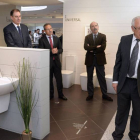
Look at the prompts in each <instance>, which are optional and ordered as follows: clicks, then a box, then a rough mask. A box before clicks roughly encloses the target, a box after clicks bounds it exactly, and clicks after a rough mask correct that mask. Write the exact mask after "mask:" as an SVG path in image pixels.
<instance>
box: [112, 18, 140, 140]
mask: <svg viewBox="0 0 140 140" xmlns="http://www.w3.org/2000/svg"><path fill="white" fill-rule="evenodd" d="M131 28H132V31H133V32H134V34H131V35H127V36H123V37H122V38H121V41H120V44H119V47H118V51H117V55H116V63H115V66H114V74H113V84H112V86H113V88H114V90H115V91H116V92H117V94H118V95H117V100H118V102H117V103H118V108H117V115H116V121H115V125H116V128H115V131H114V132H113V134H112V136H113V138H114V140H121V139H122V137H123V133H124V131H125V127H126V124H127V120H128V116H129V110H130V104H131V102H132V108H133V112H132V116H131V121H130V132H129V137H130V139H131V140H139V138H138V135H139V133H140V92H139V93H138V90H139V91H140V85H139V84H140V83H139V84H138V83H137V79H138V81H139V82H140V75H139V73H140V65H139V61H140V48H139V47H140V17H135V18H134V19H133V20H132V26H131ZM138 67H139V73H138V71H137V70H138Z"/></svg>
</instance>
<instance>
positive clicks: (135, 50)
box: [128, 39, 140, 77]
mask: <svg viewBox="0 0 140 140" xmlns="http://www.w3.org/2000/svg"><path fill="white" fill-rule="evenodd" d="M136 40H137V43H136V45H135V46H134V48H133V51H132V54H131V58H130V65H129V71H128V75H129V77H132V76H133V75H134V74H135V67H136V62H137V58H138V52H139V41H140V40H139V39H136Z"/></svg>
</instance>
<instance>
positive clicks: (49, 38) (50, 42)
mask: <svg viewBox="0 0 140 140" xmlns="http://www.w3.org/2000/svg"><path fill="white" fill-rule="evenodd" d="M49 40H50V45H51V48H52V49H53V43H52V39H51V37H49ZM54 59H55V58H54V57H53V60H54Z"/></svg>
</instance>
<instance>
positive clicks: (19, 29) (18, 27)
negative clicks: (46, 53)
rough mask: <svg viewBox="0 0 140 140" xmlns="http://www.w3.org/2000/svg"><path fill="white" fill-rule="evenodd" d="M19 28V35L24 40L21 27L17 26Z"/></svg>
mask: <svg viewBox="0 0 140 140" xmlns="http://www.w3.org/2000/svg"><path fill="white" fill-rule="evenodd" d="M17 28H18V33H19V34H20V36H21V38H22V33H21V29H20V27H19V26H17Z"/></svg>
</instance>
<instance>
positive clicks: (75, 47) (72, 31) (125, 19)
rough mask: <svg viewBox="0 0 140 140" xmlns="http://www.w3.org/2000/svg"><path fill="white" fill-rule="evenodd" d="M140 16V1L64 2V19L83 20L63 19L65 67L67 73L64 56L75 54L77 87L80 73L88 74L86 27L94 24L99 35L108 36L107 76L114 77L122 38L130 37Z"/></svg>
mask: <svg viewBox="0 0 140 140" xmlns="http://www.w3.org/2000/svg"><path fill="white" fill-rule="evenodd" d="M139 15H140V1H139V0H133V1H132V0H117V1H115V0H104V1H103V0H65V3H64V17H66V18H80V20H81V21H78V22H76V21H65V18H64V20H63V21H64V23H63V26H64V45H63V48H64V52H63V66H62V68H63V69H65V56H66V55H67V54H75V55H76V56H77V60H76V63H77V64H76V79H75V84H80V73H82V72H85V71H86V67H85V65H84V61H85V51H84V48H83V44H84V38H85V35H84V34H85V26H87V25H89V24H90V23H91V22H92V21H96V22H98V23H99V27H100V30H99V32H101V33H104V34H106V36H107V48H106V57H107V65H105V71H106V74H112V73H113V66H114V64H115V57H116V51H117V48H118V44H119V41H120V38H121V36H123V35H127V34H131V33H132V31H131V20H132V18H133V17H135V16H139Z"/></svg>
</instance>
